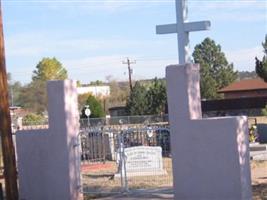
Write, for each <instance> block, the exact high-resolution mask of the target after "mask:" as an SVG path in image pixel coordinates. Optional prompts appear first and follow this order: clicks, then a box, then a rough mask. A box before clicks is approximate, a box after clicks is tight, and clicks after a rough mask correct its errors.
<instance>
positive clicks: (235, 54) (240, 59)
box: [225, 46, 263, 71]
mask: <svg viewBox="0 0 267 200" xmlns="http://www.w3.org/2000/svg"><path fill="white" fill-rule="evenodd" d="M225 54H226V57H227V60H228V61H229V62H233V63H234V66H235V68H236V69H237V70H241V71H242V70H243V71H244V70H247V71H253V70H254V69H255V57H258V58H260V59H261V58H262V57H263V48H262V47H261V46H256V47H252V48H246V49H238V50H234V51H226V52H225Z"/></svg>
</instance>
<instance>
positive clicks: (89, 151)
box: [80, 125, 172, 196]
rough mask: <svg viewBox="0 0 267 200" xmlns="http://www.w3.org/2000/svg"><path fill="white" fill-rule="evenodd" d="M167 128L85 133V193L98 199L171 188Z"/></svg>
mask: <svg viewBox="0 0 267 200" xmlns="http://www.w3.org/2000/svg"><path fill="white" fill-rule="evenodd" d="M164 126H165V125H162V126H153V127H151V126H145V125H136V126H134V127H132V128H131V127H128V129H125V128H124V129H120V128H118V127H117V128H118V129H114V128H113V129H112V128H111V127H105V128H103V127H102V128H100V127H94V128H91V129H87V130H83V133H82V134H81V136H80V137H81V150H82V154H81V155H82V158H81V159H82V174H83V176H82V178H83V179H82V182H83V188H84V190H83V192H84V193H85V194H93V196H98V195H99V194H110V193H121V192H125V191H130V190H135V189H148V188H149V189H154V188H161V187H172V164H171V163H172V161H171V152H170V137H169V136H170V134H169V129H168V128H166V127H164ZM93 143H94V144H93Z"/></svg>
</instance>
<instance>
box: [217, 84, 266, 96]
mask: <svg viewBox="0 0 267 200" xmlns="http://www.w3.org/2000/svg"><path fill="white" fill-rule="evenodd" d="M218 93H222V94H224V98H225V99H238V98H249V97H267V83H265V82H264V81H263V80H262V79H244V80H241V81H238V82H234V83H232V84H230V85H228V86H226V87H224V88H222V89H220V90H219V91H218Z"/></svg>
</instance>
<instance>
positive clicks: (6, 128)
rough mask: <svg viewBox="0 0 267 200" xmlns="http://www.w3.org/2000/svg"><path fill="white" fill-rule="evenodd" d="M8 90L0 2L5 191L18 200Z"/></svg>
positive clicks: (0, 108)
mask: <svg viewBox="0 0 267 200" xmlns="http://www.w3.org/2000/svg"><path fill="white" fill-rule="evenodd" d="M7 88H8V86H7V73H6V64H5V48H4V33H3V21H2V9H1V1H0V134H1V141H2V152H3V161H4V177H5V191H6V198H7V200H18V186H17V170H16V162H15V150H14V146H13V142H12V132H11V118H10V112H9V103H8V90H7Z"/></svg>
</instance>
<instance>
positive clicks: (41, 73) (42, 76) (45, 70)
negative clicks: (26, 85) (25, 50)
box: [32, 58, 68, 81]
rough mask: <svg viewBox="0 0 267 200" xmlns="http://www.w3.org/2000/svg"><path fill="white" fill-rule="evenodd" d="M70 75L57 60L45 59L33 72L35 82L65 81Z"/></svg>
mask: <svg viewBox="0 0 267 200" xmlns="http://www.w3.org/2000/svg"><path fill="white" fill-rule="evenodd" d="M67 78H68V73H67V70H66V69H65V68H63V66H62V64H61V63H60V62H59V61H58V60H57V59H56V58H43V59H42V60H41V61H40V62H39V63H38V64H37V66H36V70H34V71H33V76H32V80H33V81H47V80H64V79H67Z"/></svg>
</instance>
